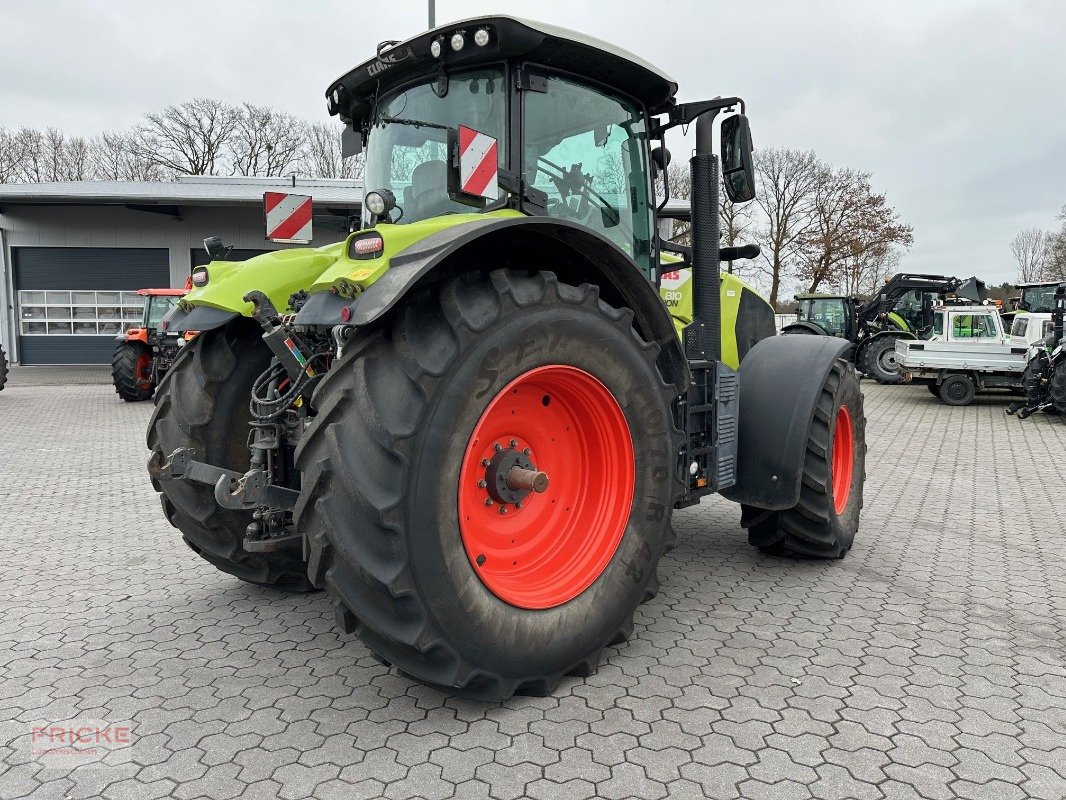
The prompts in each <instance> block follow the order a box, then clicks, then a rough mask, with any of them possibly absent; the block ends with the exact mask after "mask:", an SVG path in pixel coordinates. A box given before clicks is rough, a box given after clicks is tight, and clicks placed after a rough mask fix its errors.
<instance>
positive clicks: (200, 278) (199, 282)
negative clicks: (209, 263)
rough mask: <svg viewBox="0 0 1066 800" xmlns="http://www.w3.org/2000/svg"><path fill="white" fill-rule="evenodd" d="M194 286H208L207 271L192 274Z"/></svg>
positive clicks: (202, 270) (199, 270) (201, 270)
mask: <svg viewBox="0 0 1066 800" xmlns="http://www.w3.org/2000/svg"><path fill="white" fill-rule="evenodd" d="M192 285H193V286H207V270H206V269H198V270H196V271H195V272H193V274H192Z"/></svg>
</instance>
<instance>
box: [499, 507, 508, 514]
mask: <svg viewBox="0 0 1066 800" xmlns="http://www.w3.org/2000/svg"><path fill="white" fill-rule="evenodd" d="M500 513H501V514H506V513H507V506H500Z"/></svg>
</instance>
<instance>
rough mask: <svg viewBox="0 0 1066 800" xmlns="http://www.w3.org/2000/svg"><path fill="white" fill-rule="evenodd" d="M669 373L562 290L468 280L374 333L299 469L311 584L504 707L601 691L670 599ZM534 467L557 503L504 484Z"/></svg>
mask: <svg viewBox="0 0 1066 800" xmlns="http://www.w3.org/2000/svg"><path fill="white" fill-rule="evenodd" d="M656 356H657V348H656V347H655V346H653V345H650V344H648V343H647V342H645V341H643V340H641V339H640V338H639V337H638V336H637V334H636V333H635V332H634V329H633V315H632V313H631V312H630V311H629V310H619V309H617V308H613V307H611V306H608V305H607V304H605V303H603V302H601V301H600V300H599V296H598V292H597V290H596V288H595V287H592V286H588V285H583V286H580V287H575V286H569V285H566V284H562V283H559V282H558V281H557V280H556V278H555V276H554V275H552V274H550V273H536V274H533V275H529V274H526V273H517V272H506V271H502V270H501V271H496V272H493V273H491V275H489V276H485V275H481V274H476V273H474V274H466V275H461V276H459V277H458V278H454V279H452V280H450V281H449V282H448V283H446V284H445V285H444V286H443V287H441V288H439V289H436V288H434V289H428V290H425V291H424V292H422V293H421V294H419V295H417V296H415V297H412V298H410V299H409V300H408V301H407V302H406V304H405V306H404V308H403V309H402V310H400V311H399V312H398V313H397V314H395V315H394V316H393V318H392V319H391V320H390V321H389V322H387V323H386V324H384V325H383V326H382V327H380V328H377V329H373V330H368V331H365V332H362V333H360V334H359V335H358V336H357V338H356V340H355V341H354V342H352V343H350V344H349V345H348V346H347V347H346V349H345V353H344V355H343V357H342V358H341V359H340V360H339V361H337V362H336V363H335V364H334V366H333V367H332V369H331V370H330V372H329V373H328V374H327V376H326V377H325V379H323V381H322V383H321V385H320V386H319V387H318V388H317V390H316V391H315V395H314V398H313V401H312V402H313V405H314V407H315V408H316V409H317V411H318V415H317V416H316V418H315V420H314V422H313V423H312V425H311V426H310V428H309V429H308V431H307V434H306V436H305V437H304V439H303V441H302V442H301V445H300V448H299V450H298V452H297V465H298V467H299V469H300V470H301V472H302V476H303V485H304V492H303V494H302V495H301V499H300V502H299V503H298V504H297V508H296V511H295V514H296V526H297V529H298V530H300V531H302V532H303V533H304V536H305V538H306V540H307V543H308V550H309V559H308V573H309V575H310V576H311V577H312V579H313V580H314V581H315V582H316V583H318V582H322V583H324V585H325V587H326V589H327V590H328V592H329V594H330V596H331V598H332V599H333V601H334V604H335V609H336V611H337V615H338V622H339V624H340V625H341V626H342V627H343V628H344V629H345V631H346V632H349V633H352V632H354V633H356V634H358V636H359V637H360V638H361V639H362V641H363V642H364V643H365V644H366V645H367V647H369V648H370V650H372V651H373V652H374V653H375V655H376V656H377V657H378V658H379V659H381V660H382V661H383V662H385V663H388V664H392V665H394V666H396V667H397V668H398V669H399V670H400V671H401V672H403V673H406V674H407V675H409V676H411V677H413V678H415V679H417V680H420V681H424V682H426V683H429V684H432V685H435V686H438V687H441V688H445V689H447V690H448V691H451V692H454V693H457V694H461V695H464V696H468V697H473V698H477V699H481V700H487V701H499V700H503V699H506V698H508V697H510V696H511V695H513V694H516V693H519V694H544V693H548V692H551V691H552V690H553V689H554V687H555V686H556V684H557V683H558V682H559V680H560V679H561V678H562V677H563V676H564V675H566V674H582V675H584V674H588V673H590V672H592V671H593V670H594V669H595V668H596V666H597V664H598V662H599V659H600V654H601V653H602V651H603V649H604V648H605V647H606V646H608V645H609V644H613V643H619V642H621V641H623V640H625V639H626V638H627V637H628V636H629V634H630V632H631V630H632V624H633V623H632V617H633V611H634V609H635V608H636V607H637V605H638V604H639V603H640V602H641V601H642V600H644V599H647V598H648V597H651V596H653V595H654V594H655V592H656V590H657V587H658V582H657V578H656V574H655V573H656V566H657V564H658V561H659V557H660V555H661V553H662V552H663V550H664V547H665V546H666V544H667V542H668V540H669V536H670V533H669V532H670V516H671V511H672V508H673V503H674V500H675V498H676V495H677V494H678V492H679V490H680V488H681V486H680V483H679V482H678V481H677V480H676V477H675V473H676V463H675V455H674V454H675V453H676V452H677V447H678V446H679V445H680V441H681V439H680V433H679V431H677V430H676V429H675V428H674V425H673V421H672V415H671V413H670V403H671V400H672V398H673V397H674V396H676V394H677V390H676V389H675V388H674V387H670V386H667V384H666V383H664V381H663V379H662V377H661V375H660V374H659V372H658V370H657V369H656V366H655V361H656ZM520 458H526V459H528V465H527V466H525V467H523V468H530V467H529V465H532V468H533V470H534V471H542V472H545V473H547V476H548V485H547V488H546V490H545V491H544V492H543V493H538V492H537V491H532V492H528V493H527V494H525V495H524V496H522V497H520V498H519V497H516V496H513V495H508V494H507V492H508V491H509V487H508V486H505V485H503V484H501V483H499V479H500V478H501V476H503V475H504V474H505V473H506V472H507V470H510V469H511V467H509V466H507V464H509V463H510V461H509V459H510V460H514V459H520ZM497 461H500V462H501V464H503V467H500V465H499V464H497V463H496V462H497ZM519 465H520V466H521V464H519ZM504 467H506V469H504Z"/></svg>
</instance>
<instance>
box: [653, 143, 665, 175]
mask: <svg viewBox="0 0 1066 800" xmlns="http://www.w3.org/2000/svg"><path fill="white" fill-rule="evenodd" d="M651 163H652V165H653V166H654V167H655V172H656V174H659V175H662V174H664V173H665V172H666V168H667V167H668V166H670V151H669V150H667V149H666V148H665V147H655V148H653V149H652V151H651Z"/></svg>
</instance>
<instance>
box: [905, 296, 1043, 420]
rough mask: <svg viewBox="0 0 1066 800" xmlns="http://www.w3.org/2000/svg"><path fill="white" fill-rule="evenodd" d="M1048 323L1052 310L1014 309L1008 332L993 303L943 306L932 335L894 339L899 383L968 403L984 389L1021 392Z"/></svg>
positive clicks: (954, 402)
mask: <svg viewBox="0 0 1066 800" xmlns="http://www.w3.org/2000/svg"><path fill="white" fill-rule="evenodd" d="M1051 326H1052V322H1051V314H1036V313H1019V314H1018V315H1017V316H1015V318H1014V323H1013V327H1012V328H1011V331H1010V333H1007V332H1006V331H1005V330H1004V328H1003V321H1002V320H1001V319H1000V316H999V310H998V309H997V308H996V307H995V306H990V305H989V306H983V305H982V306H977V305H965V306H943V307H941V308H938V309H936V311H935V314H934V318H933V335H932V337H931V338H929V339H926V340H924V341H922V340H913V339H899V340H897V341H896V358H897V360H898V361H899V364H900V369H901V370H902V374H903V382H904V383H923V384H925V385H926V387H927V388H928V389H929V391H930V392H932V393H933V394H934V395H936V396H937V397H939V398H940V399H941V400H943V401H944V402H945V403H947V404H948V405H952V406H964V405H968V404H969V403H971V402H973V399H974V397H975V396H976V394H977V392H978V391H981V390H984V389H1007V390H1009V391H1012V392H1015V393H1019V394H1024V384H1023V380H1022V376H1023V374H1024V373H1025V368H1026V366H1027V365H1028V363H1029V359H1030V358H1031V357H1032V356H1033V353H1034V349H1033V348H1034V345H1035V344H1036V343H1037V342H1039V341H1040V340H1041V339H1043V338H1044V337H1045V336H1047V335H1048V334H1050V333H1051Z"/></svg>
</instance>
